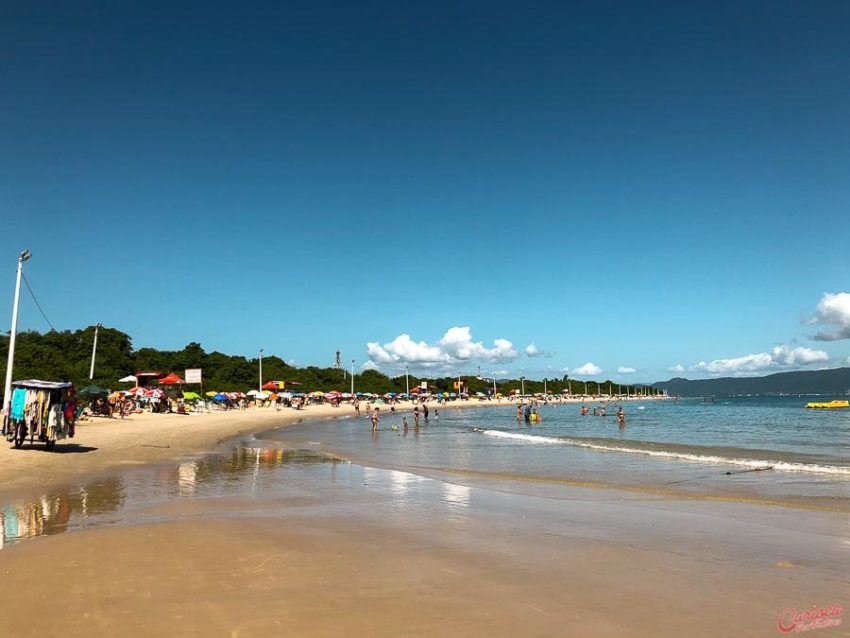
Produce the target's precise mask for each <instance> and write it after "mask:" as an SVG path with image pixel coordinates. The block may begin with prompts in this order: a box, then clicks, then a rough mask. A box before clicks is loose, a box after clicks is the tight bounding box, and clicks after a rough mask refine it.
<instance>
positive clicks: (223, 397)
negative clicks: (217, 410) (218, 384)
mask: <svg viewBox="0 0 850 638" xmlns="http://www.w3.org/2000/svg"><path fill="white" fill-rule="evenodd" d="M229 398H230V397H228V396H227V395H226V394H224V392H219V393H218V394H216V395H215V396H213V401H227V400H228V399H229Z"/></svg>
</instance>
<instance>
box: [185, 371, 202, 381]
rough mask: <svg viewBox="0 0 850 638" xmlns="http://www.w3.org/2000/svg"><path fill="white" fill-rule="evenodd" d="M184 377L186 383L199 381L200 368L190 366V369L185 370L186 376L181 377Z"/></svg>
mask: <svg viewBox="0 0 850 638" xmlns="http://www.w3.org/2000/svg"><path fill="white" fill-rule="evenodd" d="M183 378H184V379H186V383H200V382H201V369H200V368H192V369H191V370H186V376H185V377H183Z"/></svg>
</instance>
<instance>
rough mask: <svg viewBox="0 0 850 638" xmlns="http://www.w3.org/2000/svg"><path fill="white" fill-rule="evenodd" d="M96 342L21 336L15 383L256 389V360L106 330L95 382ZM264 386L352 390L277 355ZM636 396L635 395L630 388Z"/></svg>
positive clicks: (475, 384) (538, 388) (384, 384)
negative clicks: (150, 344)
mask: <svg viewBox="0 0 850 638" xmlns="http://www.w3.org/2000/svg"><path fill="white" fill-rule="evenodd" d="M93 340H94V326H91V327H88V328H85V329H83V330H76V331H74V332H71V331H69V330H66V331H63V332H56V331H51V332H48V333H46V334H41V333H38V332H22V333H20V334H18V338H17V342H16V345H15V370H14V378H15V379H45V380H51V381H72V382H73V383H74V384H75V385H76V386H77V387H83V386H87V385H91V384H95V385H99V386H102V387H106V388H112V389H116V388H117V387H118V379H120V378H122V377H125V376H127V375H128V374H135V373H136V372H151V371H156V370H160V371H162V372H176V373H177V374H178V375H180V376H181V377H182V376H183V374H184V371H185V370H186V368H201V369H203V379H204V389H205V390H219V391H231V390H242V391H245V390H248V389H251V388H255V387H257V381H258V377H257V374H258V370H259V366H258V363H259V362H258V361H257V359H256V358H255V359H247V358H245V357H242V356H238V355H227V354H223V353H221V352H206V351H205V350H204V349H203V348H202V347H201V344H199V343H194V342H193V343H190V344H188V345H187V346H186V347H185V348H183V349H182V350H178V351H164V350H156V349H154V348H141V349H139V350H133V345H132V341H131V339H130V336H129V335H127V334H125V333H123V332H121V331H120V330H116V329H114V328H101V329H100V332H99V333H98V341H97V361H96V366H95V376H94V379H93V380H92V381H89V378H88V376H89V366H90V364H91V349H92V342H93ZM8 348H9V338H8V336H3V337H0V360H1V361H5V360H6V357H7V356H8V351H9V350H8ZM263 377H264V378H263V380H264V381H267V380H270V379H275V380H278V381H294V382H297V383H300V384H301V386H300V387H301V389H302V390H303V391H305V392H309V391H311V390H325V391H327V390H340V391H343V392H345V391H347V390H349V389H350V387H351V379H350V377H348V374H347V373H346V376H345V378H343V371H342V370H337V369H334V368H317V367H314V366H309V367H306V368H295V367H292V366H289V365H287V364H286V363H285V362H284V361H283V360H282V359H280V358H279V357H275V356H266V357H263ZM462 380H463V382H464V384H466V385H467V386H468V388H469V391H470V392H472V393H475V392H484V393H487V391H488V390H492V388H493V382H492V381H487V380H484V379H477V378H476V377H475V376H474V375H473V376H463V377H462ZM421 381H427V382H428V388H429V389H431V390H433V391H435V392H440V391H446V392H451V391H453V390H454V389H455V385H454V384H455V383H456V382H457V377H444V378H438V379H433V378H428V379H426V378H421V377H417V376H414V375H410V387H411V388H413V387H415V386H417V385H419V383H420V382H421ZM609 383H611V382H609V381H602V382H596V381H588V382H587V390H588V392H591V393H599V392H600V389H601V390H602V391H603V392H607V391H608V387H609ZM354 385H355V390H356V391H358V392H377V393H384V392H399V393H401V392H404V391H405V377H404V375H401V376H399V377H392V378H391V377H388V376H386V375H385V374H383V373H381V372H378V371H375V370H367V371H364V372H359V373H357V375H356V376H355V381H354ZM545 386H546V387H547V389H549V390H551V391H552V392H554V393H560V392H561V391H562V390H563V389H564V388H567V387H569V388H570V390H571V391H572V392H573V393H574V394H580V393H581V392H583V391H584V387H585V384H584V382H583V381H575V380H568V379H567V377H566V375H565V376H563V377H561V378H558V379H548V380H546V382H545ZM520 387H521V381H520V380H519V379H512V380H510V381H507V382H504V383H497V389H498V391H499V392H502V393H503V394H507V393H508V392H509V391H510V390H512V389H516V390H519V389H520ZM612 388H613V391H614V392H615V393H616V392H618V388H619V391H622V392H625V388H626V386H618V385H617V384H616V383H614V384H612ZM543 389H544V380H542V379H540V380H529V379H526V380H525V391H526V393H528V394H531V393H535V392H543ZM631 392H632V393H634V392H635V388H634V387H632V389H631Z"/></svg>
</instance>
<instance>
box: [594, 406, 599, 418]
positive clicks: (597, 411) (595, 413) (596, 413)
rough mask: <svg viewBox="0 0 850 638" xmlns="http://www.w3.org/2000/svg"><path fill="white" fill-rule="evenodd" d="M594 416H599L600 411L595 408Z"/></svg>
mask: <svg viewBox="0 0 850 638" xmlns="http://www.w3.org/2000/svg"><path fill="white" fill-rule="evenodd" d="M593 416H599V410H598V409H597V408H593Z"/></svg>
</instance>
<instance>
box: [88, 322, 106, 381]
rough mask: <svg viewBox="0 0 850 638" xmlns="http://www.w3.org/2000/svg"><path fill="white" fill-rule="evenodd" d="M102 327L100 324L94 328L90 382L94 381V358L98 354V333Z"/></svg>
mask: <svg viewBox="0 0 850 638" xmlns="http://www.w3.org/2000/svg"><path fill="white" fill-rule="evenodd" d="M102 325H103V324H102V323H99V324H97V325H96V326H95V327H94V343H93V344H92V347H91V370H89V381H91V380H92V379H94V357H95V355H96V354H97V331H98V330H99V329H100V327H101V326H102Z"/></svg>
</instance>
